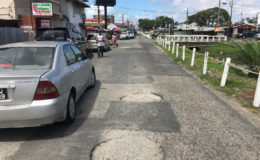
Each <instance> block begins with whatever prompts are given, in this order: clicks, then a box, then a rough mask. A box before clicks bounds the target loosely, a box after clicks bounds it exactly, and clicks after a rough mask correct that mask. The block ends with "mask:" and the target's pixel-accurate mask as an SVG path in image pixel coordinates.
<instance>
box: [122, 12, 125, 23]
mask: <svg viewBox="0 0 260 160" xmlns="http://www.w3.org/2000/svg"><path fill="white" fill-rule="evenodd" d="M124 16H125V15H123V14H122V23H123V24H124Z"/></svg>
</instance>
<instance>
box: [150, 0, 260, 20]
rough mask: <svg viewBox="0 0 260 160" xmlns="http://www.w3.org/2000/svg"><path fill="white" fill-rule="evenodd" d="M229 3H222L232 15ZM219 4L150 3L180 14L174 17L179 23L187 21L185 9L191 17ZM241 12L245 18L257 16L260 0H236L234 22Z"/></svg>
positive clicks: (202, 0) (190, 0)
mask: <svg viewBox="0 0 260 160" xmlns="http://www.w3.org/2000/svg"><path fill="white" fill-rule="evenodd" d="M229 1H230V0H222V2H226V3H227V5H223V4H222V8H224V9H226V10H227V11H228V12H229V13H230V6H229ZM218 2H219V1H218V0H150V3H153V4H157V5H160V6H162V7H164V8H165V9H167V10H171V11H176V12H178V13H177V16H176V15H173V17H175V19H176V20H177V21H185V20H186V16H185V14H184V9H186V8H188V9H189V13H190V15H191V14H195V13H197V12H198V11H201V10H205V9H208V8H213V7H218V5H219V3H218ZM241 11H242V12H243V16H244V17H253V16H256V14H257V13H258V12H260V5H259V0H235V1H234V6H233V21H234V20H235V21H238V20H240V18H241ZM170 17H171V16H170Z"/></svg>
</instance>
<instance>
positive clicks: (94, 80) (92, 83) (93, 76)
mask: <svg viewBox="0 0 260 160" xmlns="http://www.w3.org/2000/svg"><path fill="white" fill-rule="evenodd" d="M95 85H96V73H95V71H94V70H93V71H92V73H91V78H90V82H89V87H90V88H94V87H95Z"/></svg>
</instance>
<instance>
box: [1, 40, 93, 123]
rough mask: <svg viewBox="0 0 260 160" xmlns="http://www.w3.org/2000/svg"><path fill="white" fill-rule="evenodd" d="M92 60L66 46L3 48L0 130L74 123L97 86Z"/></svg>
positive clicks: (36, 44) (16, 45) (46, 44)
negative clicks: (89, 90)
mask: <svg viewBox="0 0 260 160" xmlns="http://www.w3.org/2000/svg"><path fill="white" fill-rule="evenodd" d="M92 56H93V55H92V54H87V55H84V54H83V53H82V52H81V51H80V50H79V49H78V48H77V47H76V46H75V45H73V44H71V43H67V42H25V43H14V44H9V45H4V46H0V128H12V127H33V126H41V125H45V124H52V123H54V122H60V121H64V122H66V123H72V122H73V121H74V120H75V117H76V102H77V100H78V99H79V97H80V96H81V94H82V93H83V92H84V90H85V89H86V88H88V87H94V85H95V82H96V76H95V69H94V66H93V64H92V63H91V60H90V59H91V58H92Z"/></svg>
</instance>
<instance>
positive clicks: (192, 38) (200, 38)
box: [158, 35, 227, 43]
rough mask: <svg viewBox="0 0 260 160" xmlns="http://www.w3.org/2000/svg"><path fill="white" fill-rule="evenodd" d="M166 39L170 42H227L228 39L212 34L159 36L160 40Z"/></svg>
mask: <svg viewBox="0 0 260 160" xmlns="http://www.w3.org/2000/svg"><path fill="white" fill-rule="evenodd" d="M162 39H164V40H166V41H167V42H168V43H172V42H186V43H187V42H203V43H212V42H223V41H224V42H225V41H227V36H210V35H166V36H159V37H158V41H160V40H162Z"/></svg>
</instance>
